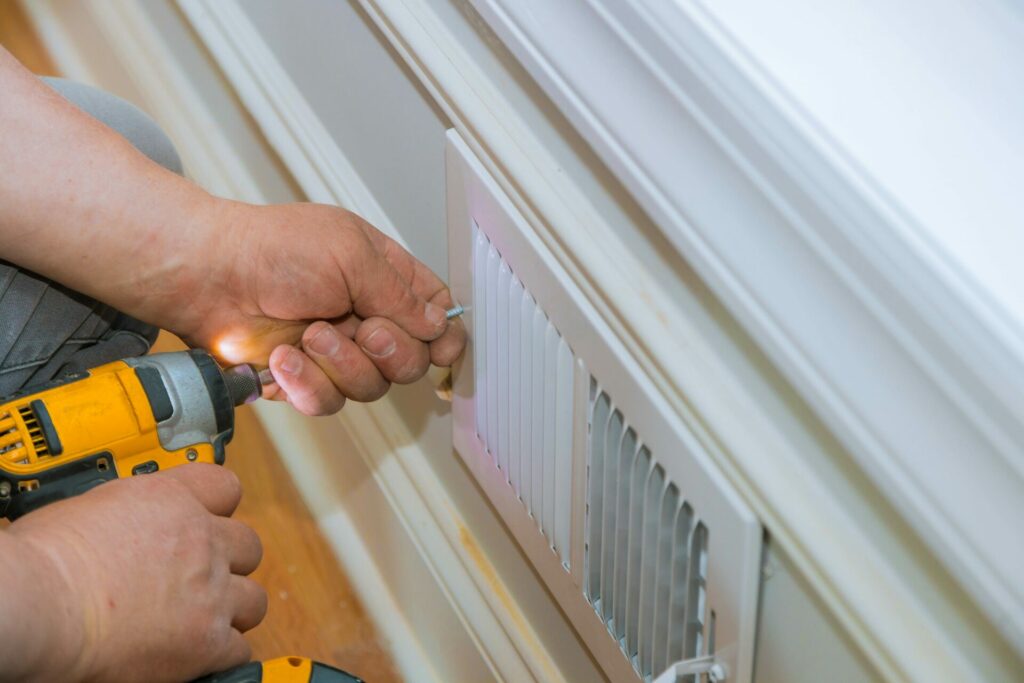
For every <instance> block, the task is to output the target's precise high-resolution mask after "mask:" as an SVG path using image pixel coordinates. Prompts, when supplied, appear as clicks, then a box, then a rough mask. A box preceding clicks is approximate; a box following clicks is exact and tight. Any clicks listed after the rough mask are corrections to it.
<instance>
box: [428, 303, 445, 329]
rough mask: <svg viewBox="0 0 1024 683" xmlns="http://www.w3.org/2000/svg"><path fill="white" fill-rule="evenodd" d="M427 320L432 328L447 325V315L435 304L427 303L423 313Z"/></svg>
mask: <svg viewBox="0 0 1024 683" xmlns="http://www.w3.org/2000/svg"><path fill="white" fill-rule="evenodd" d="M423 315H424V316H426V318H427V320H429V321H430V322H431V323H433V325H434V327H444V326H445V325H447V324H448V313H447V311H445V310H444V309H443V308H441V307H440V306H438V305H437V304H432V303H430V302H429V301H428V302H427V306H426V309H425V310H424V312H423Z"/></svg>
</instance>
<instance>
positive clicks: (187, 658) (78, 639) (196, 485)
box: [8, 463, 267, 683]
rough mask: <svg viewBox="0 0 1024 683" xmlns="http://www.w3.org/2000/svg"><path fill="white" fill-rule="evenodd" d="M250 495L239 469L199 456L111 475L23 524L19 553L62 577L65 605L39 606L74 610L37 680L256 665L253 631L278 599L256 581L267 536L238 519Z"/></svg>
mask: <svg viewBox="0 0 1024 683" xmlns="http://www.w3.org/2000/svg"><path fill="white" fill-rule="evenodd" d="M240 496H241V487H240V486H239V484H238V479H237V478H236V477H235V475H234V474H232V473H231V472H230V471H228V470H226V469H224V468H222V467H218V466H216V465H206V464H198V463H197V464H190V465H187V466H184V467H175V468H173V469H170V470H167V471H165V472H158V473H155V474H147V475H145V476H139V477H131V478H129V479H120V480H117V481H113V482H109V483H106V484H103V485H101V486H99V487H97V488H95V489H93V490H92V491H89V492H88V493H85V494H83V495H81V496H78V497H76V498H72V499H70V500H67V501H63V502H59V503H54V504H52V505H49V506H47V507H44V508H42V509H40V510H37V511H36V512H33V513H31V514H29V515H26V516H25V517H23V518H21V519H19V520H18V521H17V522H15V523H14V524H12V525H11V526H10V528H9V531H8V533H9V534H10V535H12V536H13V537H15V538H16V539H17V541H18V545H19V546H20V547H19V550H18V553H19V557H18V561H19V562H25V563H34V567H33V574H34V580H38V581H42V580H44V578H45V579H46V580H49V581H51V582H52V585H54V586H56V588H55V589H54V590H52V591H51V592H52V593H55V594H54V595H52V599H53V601H54V602H55V604H53V605H38V607H37V609H39V610H44V609H52V610H55V611H58V612H62V613H63V614H62V618H61V619H60V620H59V621H58V622H57V623H58V624H60V626H61V628H63V629H64V630H63V631H61V632H56V633H45V634H41V635H42V636H43V639H44V642H47V643H50V656H49V657H48V658H47V661H45V662H43V663H42V664H41V666H42V670H37V671H33V672H31V674H30V675H29V678H30V679H31V680H38V681H105V682H109V683H116V682H119V681H146V682H147V683H156V682H158V681H178V682H180V681H185V680H192V679H193V678H195V677H197V676H200V675H202V674H205V673H209V672H211V671H222V670H224V669H228V668H231V667H233V666H237V665H240V664H243V663H245V662H248V661H249V656H250V649H249V646H248V644H247V643H246V642H245V639H244V638H243V637H242V632H244V631H247V630H248V629H251V628H253V627H254V626H256V625H257V624H258V623H259V622H260V621H261V620H262V619H263V616H264V614H265V612H266V608H267V598H266V594H265V593H264V591H263V589H262V588H261V587H260V586H258V585H257V584H256V583H255V582H253V581H252V580H250V579H247V578H245V577H246V576H247V575H248V574H249V573H251V572H252V571H253V570H254V569H256V566H257V565H258V564H259V562H260V558H261V554H262V549H261V546H260V542H259V539H258V538H257V537H256V534H255V533H254V532H253V531H252V529H250V528H249V527H247V526H245V525H244V524H242V523H241V522H238V521H235V520H232V519H229V518H228V516H229V515H231V513H232V512H233V511H234V509H235V507H236V505H237V504H238V501H239V498H240ZM15 590H17V589H15ZM31 622H32V618H31V617H30V618H29V619H28V620H25V621H24V623H22V627H23V628H28V627H29V624H30V623H31Z"/></svg>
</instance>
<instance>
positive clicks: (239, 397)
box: [223, 363, 263, 406]
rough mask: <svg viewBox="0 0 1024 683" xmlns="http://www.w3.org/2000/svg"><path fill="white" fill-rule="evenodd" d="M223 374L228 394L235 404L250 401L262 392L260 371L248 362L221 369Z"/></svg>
mask: <svg viewBox="0 0 1024 683" xmlns="http://www.w3.org/2000/svg"><path fill="white" fill-rule="evenodd" d="M223 375H224V384H225V385H226V386H227V389H228V395H229V396H230V397H231V402H232V403H233V404H234V405H236V406H240V405H243V404H245V403H252V402H253V401H255V400H256V399H258V398H259V397H260V395H261V394H262V393H263V382H261V381H260V373H259V372H258V371H257V370H256V368H254V367H253V366H252V365H249V364H248V363H242V364H241V365H234V366H232V367H230V368H227V369H225V370H224V371H223Z"/></svg>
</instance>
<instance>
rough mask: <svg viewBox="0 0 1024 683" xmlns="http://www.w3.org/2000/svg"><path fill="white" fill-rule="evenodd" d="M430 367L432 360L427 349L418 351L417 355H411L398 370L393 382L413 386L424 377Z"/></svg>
mask: <svg viewBox="0 0 1024 683" xmlns="http://www.w3.org/2000/svg"><path fill="white" fill-rule="evenodd" d="M429 366H430V359H429V357H428V355H427V353H426V347H423V348H421V349H417V351H416V352H415V353H412V354H410V356H409V357H408V358H407V359H405V361H404V362H403V363H402V364H401V365H400V366H399V367H398V368H397V370H396V371H395V376H394V377H392V381H394V382H395V383H396V384H411V383H412V382H415V381H416V380H418V379H419V378H421V377H423V375H424V374H426V372H427V368H428V367H429Z"/></svg>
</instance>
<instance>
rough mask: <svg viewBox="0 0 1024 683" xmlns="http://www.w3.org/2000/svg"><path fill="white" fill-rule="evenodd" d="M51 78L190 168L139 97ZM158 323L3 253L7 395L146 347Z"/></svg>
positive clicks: (0, 294)
mask: <svg viewBox="0 0 1024 683" xmlns="http://www.w3.org/2000/svg"><path fill="white" fill-rule="evenodd" d="M43 80H45V81H46V83H47V84H48V85H49V86H50V87H52V88H53V89H54V90H56V91H57V92H59V93H60V94H61V95H63V96H64V97H65V98H66V99H67V100H69V101H70V102H71V103H72V104H74V105H76V106H77V107H79V108H80V109H82V110H83V111H85V112H86V113H88V114H90V115H91V116H93V117H94V118H96V119H99V120H100V121H102V122H103V123H105V124H106V125H107V126H110V127H111V128H113V129H114V130H115V131H117V132H118V133H120V134H121V135H123V136H124V137H125V138H127V139H128V141H129V142H131V143H132V145H134V146H135V147H136V149H138V150H139V151H141V152H142V153H144V154H145V155H146V156H148V157H149V158H150V159H152V160H153V161H156V162H157V163H159V164H160V165H162V166H164V167H165V168H167V169H169V170H171V171H174V172H175V173H179V174H180V173H181V172H182V166H181V159H179V157H178V153H177V152H176V151H175V149H174V145H173V144H171V141H170V139H168V137H167V136H166V135H165V134H164V132H163V131H162V130H160V128H159V126H157V125H156V123H155V122H154V121H153V120H152V119H151V118H149V117H148V116H147V115H146V114H144V113H143V112H142V111H141V110H140V109H138V108H137V107H135V106H134V105H132V104H130V103H129V102H126V101H125V100H122V99H121V98H119V97H115V96H114V95H111V94H109V93H106V92H103V91H101V90H97V89H96V88H92V87H90V86H87V85H82V84H81V83H73V82H71V81H65V80H62V79H58V78H46V79H43ZM67 229H68V230H74V229H75V226H74V225H68V226H67ZM158 331H159V330H158V329H157V328H156V327H153V326H152V325H148V324H146V323H143V322H141V321H138V320H135V319H134V318H131V317H130V316H127V315H125V314H123V313H121V312H119V311H117V310H115V309H114V308H111V307H110V306H107V305H106V304H103V303H100V302H98V301H95V300H93V299H91V298H89V297H87V296H85V295H83V294H80V293H78V292H74V291H72V290H70V289H67V288H66V287H63V286H61V285H59V284H57V283H55V282H52V281H50V280H48V279H46V278H44V277H41V276H39V275H36V274H34V273H31V272H29V271H25V270H22V269H20V268H18V267H17V266H16V265H15V264H11V263H8V262H6V261H3V260H0V396H5V395H7V394H10V393H12V392H14V391H17V390H18V389H20V388H22V387H25V386H28V385H33V384H38V383H41V382H45V381H47V380H50V379H53V378H54V377H59V376H60V375H63V374H67V373H69V372H74V371H77V370H82V369H87V368H91V367H96V366H97V365H102V364H103V363H108V362H110V361H113V360H118V359H120V358H126V357H128V356H138V355H142V354H144V353H146V352H147V351H149V348H150V346H151V345H152V343H153V341H154V340H155V339H156V335H157V333H158Z"/></svg>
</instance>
